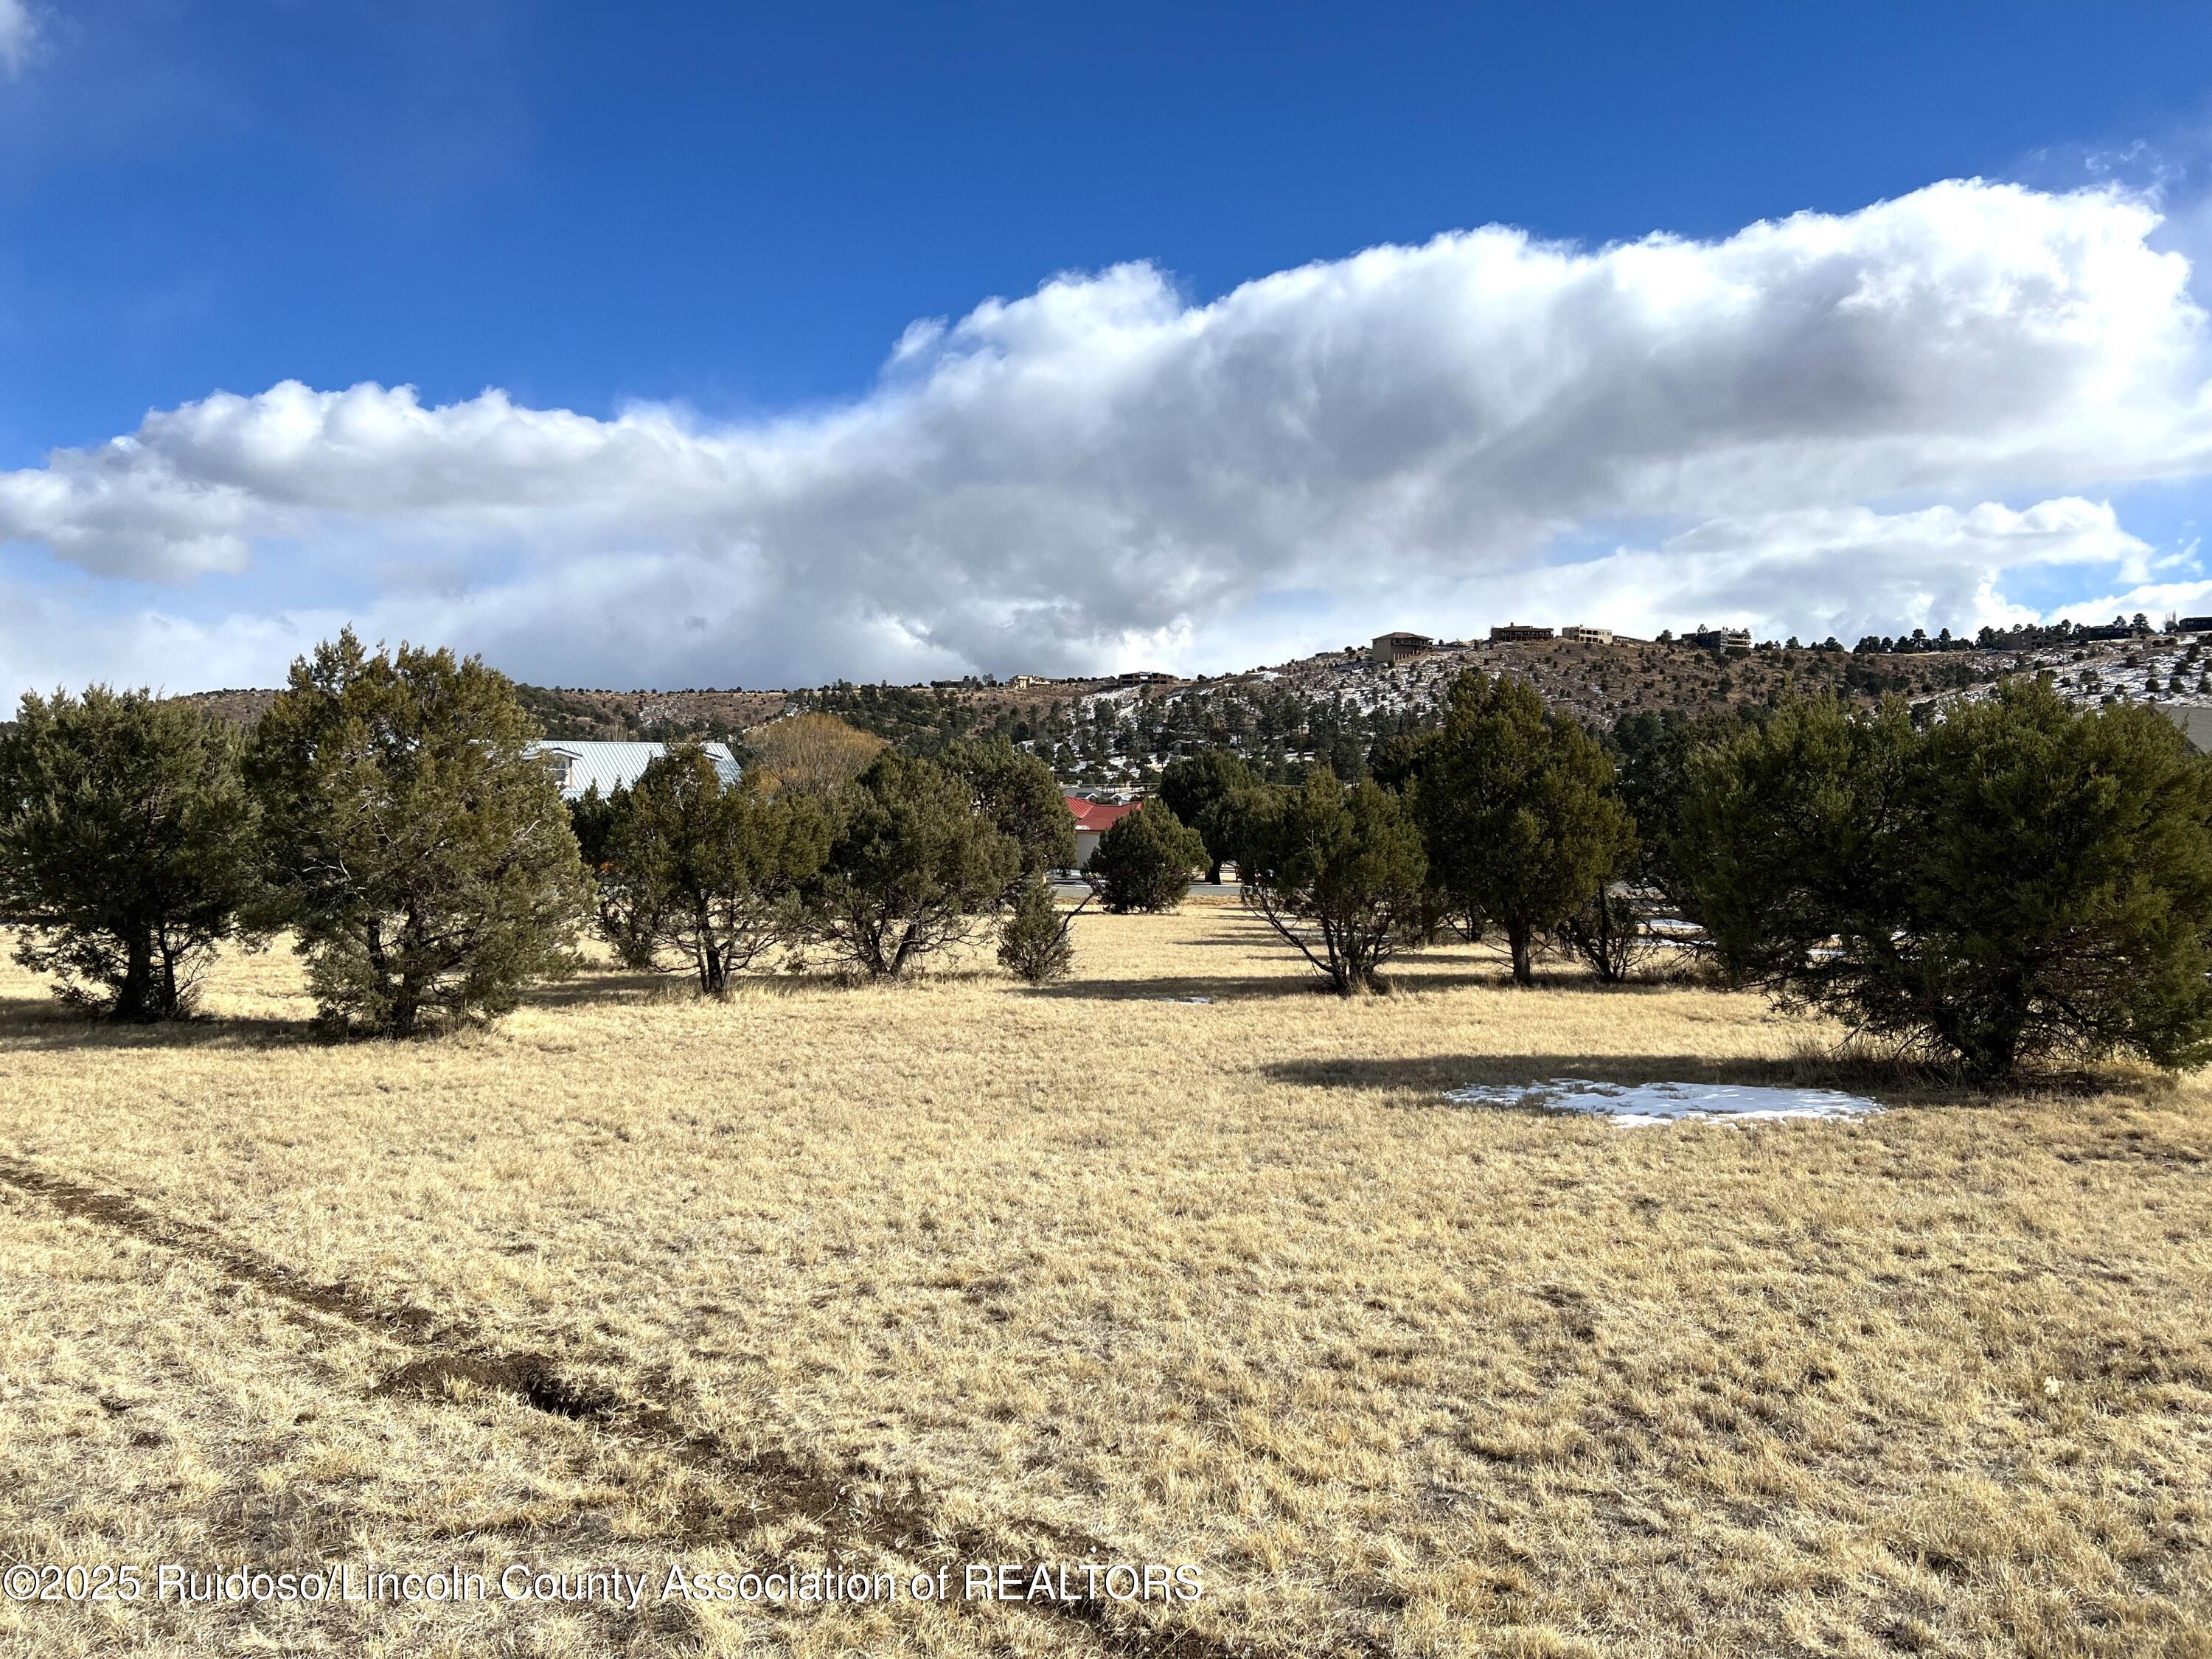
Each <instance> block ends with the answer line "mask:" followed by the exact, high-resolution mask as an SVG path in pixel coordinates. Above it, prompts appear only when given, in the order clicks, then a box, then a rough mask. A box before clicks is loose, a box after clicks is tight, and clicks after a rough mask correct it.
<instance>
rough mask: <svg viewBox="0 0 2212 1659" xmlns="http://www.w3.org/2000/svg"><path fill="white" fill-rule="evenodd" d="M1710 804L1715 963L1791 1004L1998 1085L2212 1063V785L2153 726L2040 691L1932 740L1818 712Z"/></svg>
mask: <svg viewBox="0 0 2212 1659" xmlns="http://www.w3.org/2000/svg"><path fill="white" fill-rule="evenodd" d="M1693 784H1694V787H1693V793H1692V799H1691V800H1690V802H1689V804H1688V805H1686V808H1685V811H1684V814H1683V852H1684V855H1685V856H1684V863H1685V867H1686V868H1687V869H1688V870H1690V871H1691V872H1692V878H1693V880H1694V883H1695V885H1696V890H1697V898H1698V902H1699V908H1700V911H1701V913H1702V915H1703V916H1704V919H1705V925H1706V927H1707V928H1708V929H1709V931H1710V932H1711V933H1712V936H1713V939H1714V943H1715V947H1716V950H1717V954H1718V956H1719V957H1720V959H1721V961H1722V963H1723V965H1724V966H1725V967H1726V968H1728V969H1729V970H1730V971H1732V972H1733V973H1735V975H1738V976H1740V977H1741V978H1742V979H1745V980H1747V981H1752V982H1755V983H1759V984H1763V985H1765V986H1766V987H1769V988H1770V989H1771V991H1773V992H1774V993H1775V994H1776V995H1777V996H1778V999H1780V1000H1783V1001H1784V1002H1785V1003H1788V1004H1795V1005H1805V1006H1813V1007H1817V1008H1819V1009H1820V1010H1822V1011H1824V1012H1827V1013H1830V1014H1832V1015H1833V1016H1834V1017H1836V1018H1838V1019H1841V1020H1843V1021H1844V1022H1845V1023H1846V1024H1849V1025H1850V1026H1851V1027H1852V1028H1853V1029H1854V1030H1858V1031H1863V1032H1866V1033H1868V1034H1869V1035H1872V1036H1875V1037H1877V1038H1881V1039H1885V1040H1887V1041H1890V1042H1894V1043H1895V1044H1896V1045H1897V1046H1898V1047H1899V1048H1902V1049H1905V1050H1907V1051H1914V1052H1918V1053H1921V1054H1927V1055H1930V1056H1933V1057H1937V1058H1942V1059H1947V1060H1952V1061H1954V1062H1955V1063H1956V1064H1957V1065H1958V1066H1960V1069H1961V1070H1962V1071H1964V1072H1965V1073H1966V1074H1967V1075H1969V1076H1970V1077H1972V1078H1975V1079H1979V1080H1984V1081H1997V1080H2001V1079H2004V1078H2006V1077H2008V1076H2010V1075H2011V1074H2012V1073H2013V1072H2014V1071H2015V1068H2016V1067H2017V1066H2019V1065H2021V1063H2022V1062H2024V1061H2031V1060H2049V1059H2051V1058H2054V1057H2057V1056H2061V1055H2069V1054H2088V1055H2096V1054H2137V1055H2141V1056H2142V1057H2144V1058H2147V1059H2149V1060H2153V1061H2154V1062H2156V1063H2158V1064H2160V1065H2164V1066H2185V1065H2193V1064H2197V1063H2200V1062H2201V1061H2202V1060H2204V1059H2205V1058H2206V1057H2207V1056H2208V1054H2212V983H2208V980H2207V971H2208V969H2212V954H2208V948H2207V942H2208V939H2212V768H2208V766H2207V764H2206V763H2205V762H2204V761H2203V760H2202V759H2200V758H2199V757H2197V756H2195V755H2193V754H2192V753H2191V752H2190V751H2189V750H2188V748H2187V746H2186V744H2185V741H2184V739H2183V738H2182V737H2181V735H2180V733H2179V732H2178V731H2176V730H2175V729H2174V728H2173V726H2171V725H2170V724H2169V723H2168V722H2166V720H2163V719H2161V718H2160V716H2159V715H2157V714H2154V713H2153V712H2152V711H2150V710H2148V709H2145V708H2111V709H2107V710H2102V711H2092V712H2086V713H2076V712H2075V711H2074V710H2073V709H2071V708H2069V707H2068V705H2067V704H2066V703H2065V702H2063V700H2062V699H2061V698H2060V697H2059V696H2058V695H2057V692H2056V691H2055V690H2053V689H2052V688H2051V687H2050V686H2049V685H2047V684H2042V683H2041V682H2039V681H2038V682H2028V681H2024V680H2021V679H2014V680H2010V681H2008V682H2007V683H2006V684H2003V685H2002V686H2001V687H2000V688H1999V689H1998V691H1997V694H1996V696H1995V697H1994V698H1992V699H1990V701H1988V702H1981V703H1977V704H1972V705H1969V706H1966V707H1964V708H1958V709H1955V710H1954V711H1952V713H1951V714H1950V717H1949V718H1948V719H1946V720H1943V721H1942V722H1941V723H1939V724H1936V725H1934V726H1930V727H1929V728H1928V729H1927V730H1925V731H1916V730H1915V729H1914V728H1913V726H1912V723H1911V717H1910V715H1909V714H1908V713H1907V711H1906V710H1905V708H1904V707H1903V706H1902V704H1900V703H1899V702H1895V701H1893V702H1889V703H1887V704H1886V705H1885V706H1884V707H1883V708H1881V710H1880V711H1878V712H1877V713H1875V714H1871V715H1863V716H1853V715H1851V714H1847V713H1846V712H1845V711H1844V709H1843V708H1840V707H1838V705H1837V704H1836V703H1835V702H1832V701H1826V700H1824V701H1821V702H1797V703H1793V704H1790V705H1788V706H1786V707H1785V708H1784V709H1782V710H1781V711H1780V713H1779V714H1777V716H1776V717H1775V719H1774V720H1772V721H1771V723H1770V724H1769V726H1767V727H1766V729H1765V731H1763V732H1749V733H1747V734H1745V735H1744V736H1742V737H1741V738H1738V739H1736V740H1735V742H1734V743H1732V744H1729V746H1728V747H1726V748H1725V749H1723V750H1718V751H1714V752H1710V753H1708V754H1707V755H1705V756H1704V757H1701V758H1700V760H1699V762H1698V763H1697V764H1696V766H1695V768H1694V771H1693Z"/></svg>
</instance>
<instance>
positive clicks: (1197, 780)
mask: <svg viewBox="0 0 2212 1659" xmlns="http://www.w3.org/2000/svg"><path fill="white" fill-rule="evenodd" d="M1258 787H1260V781H1259V779H1258V778H1257V777H1255V776H1254V775H1253V772H1252V769H1251V768H1250V767H1249V766H1248V765H1246V764H1245V763H1244V761H1243V758H1242V757H1240V756H1238V755H1237V751H1236V750H1233V749H1226V748H1210V749H1201V750H1199V751H1198V752H1197V753H1196V754H1194V755H1189V756H1186V757H1184V758H1182V759H1181V760H1178V761H1174V762H1171V763H1170V764H1169V766H1168V768H1167V769H1166V770H1165V771H1164V772H1162V773H1161V774H1160V791H1159V796H1160V799H1162V800H1163V801H1164V802H1166V803H1167V805H1169V806H1170V808H1172V809H1173V810H1174V811H1175V815H1176V817H1178V818H1180V819H1182V821H1183V823H1187V824H1188V825H1189V826H1190V827H1191V828H1192V829H1195V830H1197V831H1198V835H1199V839H1200V840H1201V841H1202V842H1205V843H1206V880H1208V881H1210V882H1218V881H1219V880H1220V879H1221V866H1222V865H1223V863H1224V862H1225V860H1231V859H1233V858H1235V857H1236V856H1237V847H1236V839H1237V826H1238V825H1239V824H1240V823H1242V822H1243V815H1242V811H1241V809H1240V806H1239V805H1238V802H1239V801H1240V799H1241V798H1242V797H1244V796H1249V794H1250V793H1252V792H1253V791H1254V790H1255V789H1257V788H1258Z"/></svg>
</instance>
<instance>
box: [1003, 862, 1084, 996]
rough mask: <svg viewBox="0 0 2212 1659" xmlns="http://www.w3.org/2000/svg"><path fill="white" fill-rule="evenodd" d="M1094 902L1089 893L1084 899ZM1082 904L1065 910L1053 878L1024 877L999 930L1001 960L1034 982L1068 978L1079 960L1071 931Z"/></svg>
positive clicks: (1022, 976) (1011, 969)
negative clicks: (1076, 956) (1070, 939)
mask: <svg viewBox="0 0 2212 1659" xmlns="http://www.w3.org/2000/svg"><path fill="white" fill-rule="evenodd" d="M1089 902H1091V900H1090V897H1089V896H1087V895H1086V896H1085V898H1084V901H1083V903H1084V904H1088V903H1089ZM1082 908H1083V905H1082V904H1079V905H1077V906H1076V907H1075V909H1073V910H1066V911H1064V910H1062V909H1061V908H1060V901H1059V899H1058V898H1057V897H1056V896H1054V893H1053V890H1052V881H1051V879H1050V878H1048V877H1046V876H1043V875H1031V876H1029V877H1026V878H1024V880H1023V881H1022V883H1021V885H1020V888H1019V890H1018V892H1017V893H1016V895H1015V898H1014V904H1013V908H1012V910H1010V911H1009V912H1008V913H1007V915H1006V921H1005V922H1004V923H1003V924H1002V925H1001V927H1000V930H999V960H1000V963H1003V964H1004V965H1005V966H1006V969H1007V970H1008V971H1009V972H1011V973H1012V974H1014V975H1018V976H1019V977H1020V978H1022V979H1024V980H1027V981H1029V982H1030V984H1032V985H1049V984H1051V983H1052V982H1053V981H1055V980H1062V979H1066V977H1067V975H1068V970H1069V969H1070V968H1071V967H1073V964H1074V962H1075V946H1074V945H1073V944H1072V943H1070V942H1069V939H1068V937H1067V935H1068V931H1069V928H1070V927H1071V925H1072V924H1073V921H1074V920H1075V917H1076V915H1077V914H1078V913H1079V912H1080V911H1081V909H1082Z"/></svg>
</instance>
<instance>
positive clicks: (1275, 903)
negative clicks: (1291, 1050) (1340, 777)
mask: <svg viewBox="0 0 2212 1659" xmlns="http://www.w3.org/2000/svg"><path fill="white" fill-rule="evenodd" d="M1245 850H1246V853H1247V854H1248V859H1247V862H1246V864H1245V866H1244V868H1243V876H1244V887H1243V896H1244V902H1245V903H1246V904H1248V905H1249V906H1250V907H1251V908H1254V909H1255V910H1257V911H1258V912H1259V913H1260V914H1261V915H1262V916H1263V917H1265V918H1266V919H1267V923H1268V925H1269V926H1270V927H1273V928H1274V930H1275V931H1276V933H1279V934H1280V935H1281V936H1282V937H1283V938H1284V939H1285V940H1287V941H1288V942H1289V943H1290V944H1291V945H1295V946H1297V949H1298V950H1299V951H1301V952H1302V953H1304V957H1305V958H1306V960H1307V961H1308V962H1310V963H1312V964H1313V965H1314V966H1315V968H1316V969H1319V970H1320V972H1321V973H1322V975H1323V976H1324V977H1325V978H1326V979H1327V980H1328V982H1329V984H1330V986H1331V987H1333V988H1334V990H1336V991H1337V992H1338V993H1339V994H1342V995H1345V996H1351V995H1352V994H1356V993H1358V992H1362V991H1370V990H1374V989H1376V988H1377V987H1378V986H1379V984H1380V978H1379V974H1380V969H1382V966H1383V963H1386V962H1387V961H1389V958H1390V957H1391V955H1392V954H1393V953H1394V952H1395V951H1396V950H1397V949H1398V948H1399V947H1400V946H1401V945H1412V944H1418V943H1419V942H1421V941H1422V940H1424V939H1426V938H1427V937H1428V936H1429V933H1431V930H1432V929H1433V927H1434V926H1435V911H1434V907H1433V903H1432V902H1431V897H1430V895H1429V893H1428V890H1427V888H1426V880H1427V876H1428V860H1427V859H1426V858H1425V856H1424V854H1423V853H1422V851H1421V835H1420V829H1419V826H1418V825H1417V824H1416V823H1415V822H1414V819H1413V813H1412V812H1411V811H1409V810H1408V808H1407V804H1406V802H1405V801H1404V800H1403V799H1401V797H1399V796H1397V795H1395V794H1393V793H1390V791H1389V790H1387V789H1384V788H1383V787H1380V786H1379V785H1377V784H1376V783H1373V782H1371V781H1370V782H1364V783H1359V784H1355V785H1353V786H1352V787H1350V788H1346V787H1343V786H1342V785H1340V784H1339V783H1338V782H1337V781H1336V776H1335V774H1334V773H1332V772H1331V771H1329V770H1328V768H1326V767H1319V768H1316V769H1315V770H1314V771H1313V772H1312V773H1311V774H1310V775H1309V776H1308V777H1307V779H1306V781H1305V784H1304V787H1302V788H1297V789H1276V790H1271V791H1269V792H1268V793H1267V796H1266V797H1265V798H1264V799H1263V801H1262V802H1261V804H1260V805H1259V806H1258V807H1257V809H1256V810H1255V813H1254V817H1253V821H1252V823H1251V826H1250V831H1249V842H1248V845H1247V847H1246V849H1245Z"/></svg>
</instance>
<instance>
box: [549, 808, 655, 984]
mask: <svg viewBox="0 0 2212 1659" xmlns="http://www.w3.org/2000/svg"><path fill="white" fill-rule="evenodd" d="M628 816H629V790H628V789H627V788H626V787H623V786H622V785H620V784H617V785H616V786H615V787H614V790H613V792H612V793H610V794H606V795H601V794H600V793H599V785H598V784H596V783H594V784H592V786H591V787H589V788H588V789H586V790H585V791H584V793H582V794H580V795H579V796H578V797H577V798H576V799H574V800H573V801H570V802H569V803H568V827H569V828H570V829H572V830H574V832H575V836H576V848H577V851H578V852H579V853H580V854H582V855H583V860H584V868H585V869H586V871H588V872H590V873H591V877H592V896H593V898H594V900H595V901H596V902H597V904H598V907H599V935H600V937H601V938H603V939H605V940H606V942H607V944H608V945H610V946H611V948H612V949H613V951H614V953H615V957H616V959H617V960H618V961H619V962H620V963H622V965H623V967H625V968H634V969H639V970H641V971H643V970H649V969H652V968H653V966H654V952H655V949H656V944H655V932H656V924H657V923H658V921H659V918H658V917H656V916H655V915H653V910H652V908H651V905H652V900H653V895H652V894H651V893H650V892H649V891H648V890H647V889H646V887H645V885H644V884H642V883H641V882H640V881H638V880H637V879H635V878H634V877H633V875H632V874H631V872H629V871H628V870H626V869H624V868H623V867H622V866H619V865H617V863H616V862H615V861H614V842H615V827H616V825H617V824H618V823H621V822H622V821H623V819H624V818H625V817H628Z"/></svg>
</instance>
